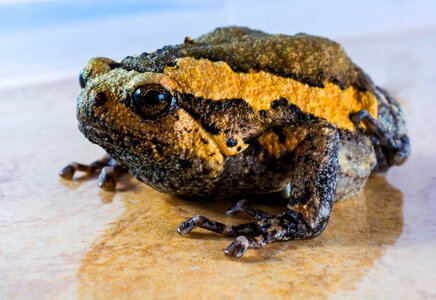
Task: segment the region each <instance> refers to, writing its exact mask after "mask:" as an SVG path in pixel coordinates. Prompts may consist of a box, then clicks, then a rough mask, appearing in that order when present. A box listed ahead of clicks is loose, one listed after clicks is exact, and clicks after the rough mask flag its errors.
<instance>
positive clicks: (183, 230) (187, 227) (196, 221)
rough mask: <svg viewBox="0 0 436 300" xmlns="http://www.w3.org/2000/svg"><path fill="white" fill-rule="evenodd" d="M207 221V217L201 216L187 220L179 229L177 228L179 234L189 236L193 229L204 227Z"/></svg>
mask: <svg viewBox="0 0 436 300" xmlns="http://www.w3.org/2000/svg"><path fill="white" fill-rule="evenodd" d="M205 220H207V219H206V218H205V217H203V216H200V215H196V216H194V217H192V218H190V219H188V220H186V221H185V222H183V223H181V224H180V225H179V226H178V227H177V233H178V234H180V235H185V234H189V233H190V232H191V231H192V229H194V228H196V227H199V226H202V225H203V224H204V222H205Z"/></svg>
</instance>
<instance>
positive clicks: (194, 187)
mask: <svg viewBox="0 0 436 300" xmlns="http://www.w3.org/2000/svg"><path fill="white" fill-rule="evenodd" d="M79 82H80V85H81V88H82V89H81V92H80V94H79V96H78V98H77V119H78V126H79V129H80V131H81V132H82V133H83V134H84V135H85V137H86V138H87V139H89V140H90V141H91V142H92V143H95V144H97V145H99V146H101V147H102V148H103V149H104V150H105V151H106V152H107V155H105V157H103V158H102V159H99V160H96V161H95V162H93V163H91V164H89V165H86V164H81V163H77V162H73V163H71V164H69V165H67V166H66V167H65V168H64V169H62V171H61V172H60V175H61V176H62V177H63V178H66V179H72V178H73V176H74V174H75V173H76V172H77V171H83V172H85V173H89V174H100V175H99V179H98V184H99V186H100V187H101V188H103V189H105V190H114V189H116V184H117V181H118V180H119V177H120V176H121V174H123V173H125V172H128V173H130V174H131V175H133V176H134V177H136V178H137V179H138V180H139V181H141V182H143V183H145V184H147V185H148V186H150V187H152V188H153V189H155V190H157V191H159V192H162V193H166V194H170V195H173V196H175V197H178V198H180V199H183V198H185V199H186V198H188V199H189V198H191V199H200V200H203V201H219V200H221V199H226V198H231V197H233V198H236V200H238V201H236V203H235V204H234V205H233V206H232V207H230V208H229V209H228V210H227V211H226V214H227V215H229V216H231V215H234V214H236V213H245V214H247V216H248V217H249V218H252V220H253V221H251V222H248V223H243V224H239V225H228V224H223V223H220V222H218V221H215V220H211V219H210V218H208V217H206V216H203V215H195V216H193V217H191V218H189V219H187V220H186V221H184V222H182V223H181V224H180V225H179V226H178V228H177V232H178V233H179V234H181V235H188V234H189V233H190V232H191V231H192V230H194V229H195V228H201V229H204V230H208V231H212V232H215V233H218V234H221V235H223V236H233V237H234V240H233V241H232V242H231V243H230V244H229V245H228V246H227V247H226V248H225V249H224V253H225V254H226V255H228V256H231V257H235V258H239V257H242V256H243V255H244V253H246V251H247V250H249V249H254V250H258V249H261V248H263V247H264V246H266V245H268V244H271V243H273V242H279V241H289V240H300V239H312V238H315V237H317V236H319V235H320V234H321V233H322V232H323V231H324V230H325V228H326V226H327V224H328V221H329V218H330V216H331V213H332V207H333V204H334V203H337V202H338V201H341V200H344V199H349V198H353V197H354V196H355V195H357V194H358V193H359V192H360V191H361V190H362V189H363V188H364V186H365V183H366V182H367V180H368V178H369V177H370V175H371V174H373V173H379V172H386V171H387V170H388V169H390V168H391V167H392V166H397V165H401V164H403V163H404V162H405V161H406V159H407V157H408V156H409V154H410V141H409V137H408V135H407V126H406V121H405V114H404V112H403V110H402V108H401V106H400V104H399V102H398V101H397V100H396V99H394V97H393V96H392V95H391V94H389V93H388V92H387V91H386V90H385V89H383V88H381V87H379V86H377V85H375V84H374V83H373V81H372V80H371V78H370V77H369V76H368V75H367V74H366V73H365V72H364V71H363V70H362V69H361V68H360V67H358V66H357V65H356V64H354V63H353V62H352V60H351V59H350V58H349V56H348V55H347V54H346V53H345V50H344V49H343V47H342V46H341V45H339V44H338V43H336V42H334V41H332V40H330V39H327V38H323V37H318V36H313V35H309V34H304V33H298V34H295V35H284V34H268V33H265V32H263V31H260V30H252V29H250V28H247V27H237V26H233V27H222V28H217V29H215V30H213V31H211V32H209V33H207V34H205V35H202V36H200V37H198V38H196V39H192V38H190V37H187V38H185V40H184V42H182V43H180V44H177V45H170V46H165V47H163V48H160V49H158V50H156V51H154V52H151V53H147V52H144V53H142V54H140V55H135V56H127V57H125V58H124V59H122V60H120V61H115V60H112V59H109V58H104V57H95V58H92V59H91V60H90V61H89V62H88V63H87V64H86V66H85V67H84V68H83V69H82V71H81V72H80V76H79ZM245 195H257V196H259V197H261V198H262V199H263V201H264V202H265V203H268V201H269V199H272V198H273V196H277V195H278V196H279V197H281V198H282V199H284V201H285V202H286V204H284V206H285V207H284V208H283V212H282V213H280V214H270V213H268V212H266V211H264V210H261V209H259V208H257V207H256V206H255V205H252V204H251V203H250V202H249V201H248V200H246V198H247V197H246V196H245Z"/></svg>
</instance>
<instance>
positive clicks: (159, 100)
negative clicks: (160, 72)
mask: <svg viewBox="0 0 436 300" xmlns="http://www.w3.org/2000/svg"><path fill="white" fill-rule="evenodd" d="M132 104H133V107H134V109H135V111H136V113H137V114H138V115H140V116H141V117H143V118H144V119H155V118H157V117H159V116H160V115H162V114H163V113H165V112H166V111H167V110H168V108H169V107H170V104H171V94H170V92H169V91H167V90H166V89H164V88H163V87H161V86H156V85H149V86H142V87H138V88H136V90H135V91H134V92H133V95H132Z"/></svg>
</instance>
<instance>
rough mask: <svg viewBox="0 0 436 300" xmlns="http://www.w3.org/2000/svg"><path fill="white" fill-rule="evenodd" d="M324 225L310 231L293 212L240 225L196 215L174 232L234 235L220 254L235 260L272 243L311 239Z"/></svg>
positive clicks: (298, 215)
mask: <svg viewBox="0 0 436 300" xmlns="http://www.w3.org/2000/svg"><path fill="white" fill-rule="evenodd" d="M325 224H326V223H325ZM325 224H322V225H320V227H319V228H318V227H317V228H315V230H314V228H311V227H310V226H308V225H307V224H306V222H305V220H304V219H303V218H302V216H301V215H300V214H298V213H296V212H293V211H287V212H285V213H283V214H280V215H278V216H272V217H268V218H266V219H263V220H262V221H257V222H252V223H246V224H240V225H226V224H223V223H219V222H216V221H213V220H210V219H208V218H206V217H204V216H200V215H197V216H194V217H192V218H190V219H188V220H187V221H185V222H183V223H181V224H180V225H179V227H178V228H177V232H178V233H179V234H188V233H190V232H191V231H192V230H193V229H194V228H203V229H206V230H209V231H213V232H216V233H219V234H222V235H225V236H238V237H237V238H236V239H235V240H234V241H233V242H232V243H231V244H230V245H229V246H228V247H227V248H226V249H225V250H224V253H225V254H226V255H228V256H233V257H236V258H239V257H241V256H242V255H243V254H244V253H245V252H246V251H247V250H248V249H256V250H257V249H260V248H262V247H263V246H265V245H267V244H270V243H272V242H274V241H280V240H289V239H299V238H311V237H314V236H316V235H318V234H319V233H321V232H322V230H324V228H325Z"/></svg>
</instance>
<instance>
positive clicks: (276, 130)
mask: <svg viewBox="0 0 436 300" xmlns="http://www.w3.org/2000/svg"><path fill="white" fill-rule="evenodd" d="M273 132H274V133H275V134H276V135H277V136H278V137H279V143H280V144H283V143H284V142H285V141H286V136H285V134H284V133H283V126H278V127H274V128H273Z"/></svg>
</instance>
